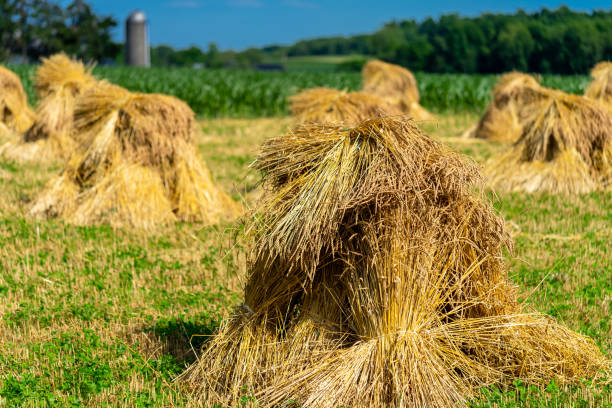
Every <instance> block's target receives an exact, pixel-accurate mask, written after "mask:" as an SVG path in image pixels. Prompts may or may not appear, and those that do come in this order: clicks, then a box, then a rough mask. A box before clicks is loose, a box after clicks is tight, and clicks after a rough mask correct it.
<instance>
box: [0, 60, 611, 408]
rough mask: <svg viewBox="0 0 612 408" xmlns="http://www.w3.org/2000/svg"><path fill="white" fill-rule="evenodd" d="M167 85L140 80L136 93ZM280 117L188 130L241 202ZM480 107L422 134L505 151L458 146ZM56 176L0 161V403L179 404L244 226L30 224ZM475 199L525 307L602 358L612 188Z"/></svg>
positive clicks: (524, 390)
mask: <svg viewBox="0 0 612 408" xmlns="http://www.w3.org/2000/svg"><path fill="white" fill-rule="evenodd" d="M100 72H103V70H101V71H100ZM117 72H118V71H117ZM117 75H118V74H117ZM126 75H127V74H126ZM130 75H133V74H130ZM134 75H136V74H134ZM228 75H231V74H228ZM347 75H348V74H347ZM130 78H131V76H130ZM347 78H348V77H347ZM440 78H442V77H440ZM583 79H584V78H583ZM583 79H580V78H578V79H577V80H576V81H577V82H576V83H579V84H582V82H583ZM134 80H135V79H134ZM467 80H468V79H466V81H467ZM486 80H487V81H490V82H491V83H494V77H490V78H489V79H486ZM549 80H553V79H549ZM126 81H127V80H126ZM118 82H120V81H118ZM305 82H308V81H305ZM314 82H316V81H314ZM587 82H588V81H587ZM168 83H172V82H171V81H169V82H168ZM357 83H358V82H357ZM568 83H569V82H568ZM168 86H169V85H168ZM355 86H357V85H355ZM567 86H568V87H569V85H567ZM572 86H576V87H577V89H578V88H579V87H580V86H582V85H572ZM156 87H159V88H162V89H160V90H157V88H156ZM163 87H164V84H163V83H157V82H151V86H150V88H151V89H149V88H146V87H145V89H143V90H153V88H155V89H154V90H157V91H163ZM483 87H484V85H483ZM467 88H469V86H467V85H466V89H467ZM173 89H174V90H175V91H176V92H174V93H178V92H186V91H185V90H181V89H182V88H180V87H177V88H173ZM483 89H484V90H483V91H482V92H485V93H486V92H488V90H490V86H489V85H487V87H484V88H483ZM202 92H205V91H204V90H203V91H202ZM432 92H433V91H432ZM478 92H480V91H478ZM425 94H427V92H425ZM426 98H427V97H425V96H424V105H425V106H426V107H428V106H427V103H425V102H426V101H427V99H426ZM432 98H433V97H432ZM440 98H442V97H440ZM236 103H243V101H242V100H240V99H238V100H237V102H236ZM245 103H246V102H245ZM484 103H485V104H486V99H485V102H484ZM244 106H247V105H246V104H245V105H244ZM249 106H250V105H249ZM430 106H431V105H430ZM478 106H480V105H478ZM194 109H196V110H198V109H197V107H194ZM206 109H208V108H206ZM211 109H212V108H211ZM283 109H285V108H284V107H281V108H278V111H275V112H271V114H274V115H276V116H274V117H270V118H249V119H241V118H221V119H219V118H208V119H201V120H200V125H201V130H202V132H201V133H200V134H199V138H198V140H197V142H198V146H199V148H200V151H201V153H202V157H203V159H204V160H205V161H206V163H207V164H208V166H209V168H210V169H211V171H212V174H213V177H214V179H215V181H216V183H217V184H218V185H219V186H220V187H221V188H223V189H224V190H226V191H228V192H230V194H231V195H232V196H233V197H234V198H235V199H236V200H239V201H241V202H242V203H243V204H244V205H245V206H246V207H249V206H250V205H252V204H253V203H254V202H255V200H257V198H258V195H259V194H260V190H259V188H258V181H259V179H260V175H259V174H258V173H257V172H256V171H254V170H252V169H250V168H249V164H250V163H251V162H252V161H253V160H254V159H255V157H256V154H257V149H258V146H259V145H260V144H261V142H262V141H264V140H265V139H266V138H268V137H270V136H273V135H277V134H279V133H280V132H283V131H284V130H286V129H287V128H288V127H290V126H291V123H292V122H291V119H290V118H287V117H285V116H283V112H284V110H283ZM479 109H480V108H474V109H473V112H470V111H469V110H468V112H467V113H466V112H463V113H457V112H454V111H453V110H452V109H450V108H444V107H440V108H439V109H437V111H438V112H442V113H438V114H437V118H438V119H437V120H436V121H433V122H428V123H422V124H421V126H422V128H424V129H425V130H426V132H427V133H429V134H430V135H431V136H432V137H434V138H436V139H438V140H440V141H441V142H443V143H446V144H448V145H450V146H452V147H453V148H455V149H457V150H459V151H461V152H463V153H465V154H466V155H468V156H470V157H471V158H472V159H474V160H476V161H478V162H480V163H484V161H486V159H487V158H488V157H490V156H491V155H493V154H495V153H496V152H499V151H501V150H502V149H503V148H504V147H503V146H501V145H498V144H495V143H490V142H485V141H480V140H474V139H461V138H460V137H459V135H460V133H461V132H462V131H463V130H464V129H466V128H467V127H469V125H470V124H472V123H474V122H475V121H476V120H477V118H478V116H477V113H474V112H478V111H479ZM207 112H208V111H202V110H199V113H200V115H205V116H211V115H209V114H207ZM242 113H243V114H244V115H245V116H258V115H259V114H260V113H261V112H259V111H257V112H256V111H254V110H253V111H249V112H246V111H244V112H242ZM240 115H241V114H240V110H237V111H236V112H234V111H232V115H231V116H240ZM0 142H4V141H0ZM61 167H62V165H61V163H45V164H20V163H15V162H11V161H6V160H5V159H1V158H0V180H1V186H2V194H0V407H4V406H6V407H21V406H24V407H47V406H48V407H73V406H88V407H100V406H109V407H116V406H118V407H166V406H189V405H190V398H189V395H188V393H187V392H186V390H184V389H182V388H181V385H180V384H178V383H176V382H173V379H174V378H175V377H176V376H177V375H178V374H180V373H181V372H182V371H183V370H184V368H185V367H186V366H187V365H189V364H192V363H193V362H194V361H196V358H197V350H198V349H199V348H200V347H201V345H202V344H203V343H204V342H205V341H206V339H207V338H208V336H210V334H211V333H213V331H214V330H215V328H216V327H217V326H218V325H219V323H220V322H221V321H222V319H224V318H225V317H227V315H228V313H230V312H231V309H232V307H233V306H234V305H236V304H239V303H240V302H241V293H242V292H241V288H242V282H243V281H244V276H245V274H246V271H247V265H246V252H247V251H248V243H247V242H245V240H244V239H243V237H242V235H241V228H240V225H239V224H225V225H219V226H212V227H204V226H202V225H199V224H187V223H182V224H176V225H172V226H168V227H162V228H159V229H158V230H156V231H152V232H147V233H144V232H142V231H133V230H112V229H110V228H109V227H105V226H99V227H77V226H72V225H66V224H63V223H62V222H59V221H34V220H31V219H28V218H26V217H25V214H26V212H27V208H28V205H29V202H30V201H31V200H32V199H33V198H34V197H35V196H36V194H37V193H38V192H39V191H40V190H41V188H42V187H43V186H44V185H45V183H46V182H47V181H48V180H50V179H51V178H52V177H53V176H54V175H55V174H57V173H58V172H59V171H60V170H61ZM486 194H487V197H488V199H490V200H491V201H493V203H494V205H495V207H496V209H497V210H498V211H499V213H500V214H501V216H503V217H504V218H505V220H506V222H507V227H508V228H509V230H510V231H511V233H512V235H513V237H514V241H515V250H514V252H511V253H507V254H506V257H507V262H508V265H509V270H510V276H511V279H512V280H513V281H514V282H515V283H516V284H517V285H519V287H520V292H521V293H522V299H523V300H524V301H525V302H526V303H527V308H528V309H531V310H534V311H540V312H544V313H548V314H550V315H552V316H554V317H555V318H556V319H558V320H559V321H560V322H562V323H563V324H565V325H567V326H569V327H570V328H572V329H574V330H577V331H579V332H581V333H583V334H586V335H589V336H591V337H592V338H593V339H594V340H595V341H596V342H597V343H598V345H599V346H600V347H601V348H602V349H603V350H604V352H605V353H606V355H607V356H608V357H610V356H611V353H612V329H611V319H610V313H611V311H610V303H611V300H612V287H611V284H610V282H612V192H598V193H592V194H589V195H583V196H555V195H546V194H538V195H527V194H501V193H498V194H494V193H492V192H487V193H486ZM611 388H612V385H611V384H610V381H608V382H607V383H606V382H605V381H602V382H599V383H596V384H592V383H590V382H588V381H585V382H584V384H582V385H581V386H577V387H561V386H558V385H557V384H554V383H551V384H549V385H548V386H547V387H545V388H544V389H537V388H534V387H528V386H526V385H523V384H520V383H515V384H513V385H512V386H510V387H509V388H508V389H502V390H499V389H495V388H493V389H486V390H483V391H482V396H481V398H479V399H478V400H477V401H475V402H474V403H473V406H474V407H483V408H484V407H522V406H529V407H563V406H568V407H605V406H612V405H611V403H612V397H611V391H612V389H611Z"/></svg>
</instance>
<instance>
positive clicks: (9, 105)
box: [0, 66, 34, 135]
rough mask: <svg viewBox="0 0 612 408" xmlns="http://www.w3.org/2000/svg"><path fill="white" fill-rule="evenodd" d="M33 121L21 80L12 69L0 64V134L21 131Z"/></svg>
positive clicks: (32, 113)
mask: <svg viewBox="0 0 612 408" xmlns="http://www.w3.org/2000/svg"><path fill="white" fill-rule="evenodd" d="M33 121H34V112H32V110H31V109H30V107H29V106H28V98H27V96H26V93H25V91H24V90H23V86H22V85H21V80H20V79H19V77H18V76H17V75H15V73H13V72H12V71H10V70H8V69H6V68H4V67H2V66H0V135H8V134H11V133H23V132H25V131H26V130H27V129H28V128H29V127H30V126H32V122H33Z"/></svg>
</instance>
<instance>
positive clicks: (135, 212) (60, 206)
mask: <svg viewBox="0 0 612 408" xmlns="http://www.w3.org/2000/svg"><path fill="white" fill-rule="evenodd" d="M74 117H75V119H74V126H75V132H74V134H75V141H76V144H77V147H76V150H75V153H74V154H73V155H72V157H71V158H70V159H69V160H68V162H67V164H66V166H65V168H64V170H63V172H62V173H61V175H60V176H59V177H58V178H57V179H55V180H53V181H51V182H50V183H49V185H48V186H47V188H46V189H45V190H44V191H43V192H42V194H41V195H40V196H39V197H38V199H37V200H36V201H35V202H34V205H33V206H32V208H31V210H30V215H32V216H36V217H42V216H52V217H60V218H63V219H65V220H66V221H68V222H72V223H76V224H100V223H107V224H110V225H112V226H115V227H123V226H134V227H139V228H150V227H152V226H154V225H156V224H160V223H162V224H163V223H167V222H172V221H175V220H183V221H198V222H204V223H216V222H218V221H219V219H220V218H224V217H227V218H229V217H233V216H235V215H237V214H238V212H239V207H238V206H237V204H236V203H235V202H234V201H233V200H232V199H231V198H229V197H228V196H227V195H226V194H224V193H223V192H221V191H220V190H218V189H217V188H216V187H215V186H214V184H213V182H212V179H211V176H210V173H209V171H208V169H207V168H206V166H205V165H204V164H203V163H202V162H201V160H200V157H199V155H198V153H197V149H196V147H195V143H194V141H193V134H194V129H195V120H194V114H193V111H191V109H190V108H189V107H188V106H187V105H186V104H185V103H183V102H181V101H179V100H178V99H176V98H173V97H170V96H165V95H156V94H134V93H130V92H128V91H126V90H124V89H123V88H120V87H117V86H113V85H110V84H106V83H100V84H99V85H97V86H95V87H93V88H90V90H89V91H87V92H86V93H85V94H84V95H83V96H82V97H81V98H80V99H79V101H78V103H77V106H76V109H75V115H74Z"/></svg>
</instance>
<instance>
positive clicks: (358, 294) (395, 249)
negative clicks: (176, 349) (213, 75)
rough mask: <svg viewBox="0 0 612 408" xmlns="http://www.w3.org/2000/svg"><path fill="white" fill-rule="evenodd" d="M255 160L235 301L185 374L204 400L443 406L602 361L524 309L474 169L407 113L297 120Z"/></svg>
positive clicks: (573, 373) (588, 371) (583, 372)
mask: <svg viewBox="0 0 612 408" xmlns="http://www.w3.org/2000/svg"><path fill="white" fill-rule="evenodd" d="M257 167H258V168H259V169H260V170H262V171H263V172H264V181H265V185H266V186H267V187H268V188H269V190H268V198H267V199H266V200H264V202H263V203H262V204H261V207H260V208H259V210H258V212H257V213H256V214H257V216H256V217H255V218H254V223H253V225H252V226H251V229H250V231H251V232H252V233H253V239H254V241H255V245H254V249H253V250H252V252H251V254H250V274H249V277H248V281H247V283H246V287H245V300H244V304H243V305H242V306H240V307H239V308H237V310H236V311H235V314H234V315H233V316H232V318H231V319H230V320H229V321H228V322H227V323H226V324H225V325H224V326H222V328H221V329H220V330H219V332H218V333H217V334H216V336H214V337H213V338H212V340H211V341H210V342H209V344H208V345H207V347H206V349H205V350H204V353H203V355H202V357H201V358H200V359H199V361H198V363H197V364H194V365H193V366H191V367H190V368H189V369H188V370H187V371H186V373H185V374H184V375H183V376H182V377H181V378H182V380H183V381H186V382H187V383H188V384H190V386H192V387H193V392H194V395H196V396H197V397H199V398H200V401H199V402H200V403H202V404H203V405H205V406H215V405H216V404H220V405H221V406H236V405H237V404H238V402H239V401H240V397H241V396H245V395H246V396H252V397H254V399H255V401H254V402H253V405H257V404H260V405H258V406H266V407H267V406H279V407H283V406H295V405H298V406H302V407H305V408H309V407H331V406H338V407H342V406H346V407H364V408H365V407H455V406H457V404H458V403H461V402H463V401H465V400H466V399H468V398H469V397H470V396H471V395H473V393H474V392H475V390H476V389H477V388H478V387H480V386H484V385H489V384H493V383H499V382H506V381H510V380H512V379H516V378H522V379H524V380H525V381H529V382H533V383H542V382H545V381H548V380H550V379H551V378H554V379H555V380H557V381H559V382H566V381H573V380H576V379H578V378H580V377H583V376H592V375H594V374H595V372H596V371H597V370H598V369H599V368H601V367H604V366H605V365H606V364H607V362H606V361H605V360H604V358H603V357H602V355H601V353H600V352H599V351H598V349H597V347H596V346H595V345H594V344H593V342H592V341H590V340H589V339H587V338H586V337H583V336H581V335H579V334H577V333H573V332H571V331H569V330H567V329H565V328H563V327H560V326H558V325H557V324H556V323H555V322H554V321H552V320H551V319H549V318H547V317H544V316H539V315H536V314H522V313H521V305H519V304H518V302H517V300H516V288H515V287H514V286H513V285H512V284H510V283H509V281H508V277H507V271H506V267H505V265H504V263H503V261H502V254H501V251H502V249H503V248H505V247H508V246H510V239H509V236H508V234H507V232H506V231H505V229H504V225H503V221H502V220H501V219H500V218H498V217H497V216H496V215H495V214H494V212H493V210H492V208H491V206H490V205H488V204H485V203H484V202H483V201H482V199H481V198H480V197H479V196H475V195H474V194H473V187H474V185H475V184H478V183H479V173H478V169H477V166H476V164H475V163H472V162H466V161H465V160H464V159H463V158H462V157H461V156H460V155H459V154H458V153H455V152H452V151H450V150H448V149H447V148H445V147H444V146H442V145H441V144H439V143H437V142H435V141H433V140H432V139H430V138H429V137H428V136H426V135H424V134H423V133H422V132H421V131H420V130H419V129H418V128H417V127H416V126H415V125H414V124H412V123H411V122H409V121H403V120H401V119H395V118H386V119H374V120H370V121H366V122H363V123H361V124H360V125H358V126H357V127H354V128H344V127H342V126H329V125H304V126H301V127H298V128H296V129H294V130H293V131H292V132H290V133H289V134H287V135H285V136H283V137H278V138H274V139H271V140H270V141H268V142H267V143H266V144H265V145H264V146H263V149H262V152H261V154H260V156H259V158H258V162H257Z"/></svg>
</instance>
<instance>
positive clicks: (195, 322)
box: [144, 315, 220, 365]
mask: <svg viewBox="0 0 612 408" xmlns="http://www.w3.org/2000/svg"><path fill="white" fill-rule="evenodd" d="M219 323H220V322H219V321H218V320H217V319H213V318H211V317H210V316H209V315H206V316H190V317H185V316H178V317H173V318H168V319H160V320H158V321H157V322H155V324H154V325H153V326H151V327H148V328H145V329H144V332H145V333H151V334H154V335H155V336H156V337H157V338H158V339H159V340H160V343H161V344H162V348H161V350H160V351H161V353H163V354H168V355H171V356H172V357H174V359H175V360H176V362H177V363H179V364H187V365H189V364H191V363H193V362H194V361H195V360H196V353H197V354H198V355H199V354H200V351H201V349H202V347H203V346H204V344H205V343H206V342H207V341H208V340H209V339H210V338H211V336H212V334H213V333H214V332H215V330H216V329H217V327H218V326H219Z"/></svg>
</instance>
